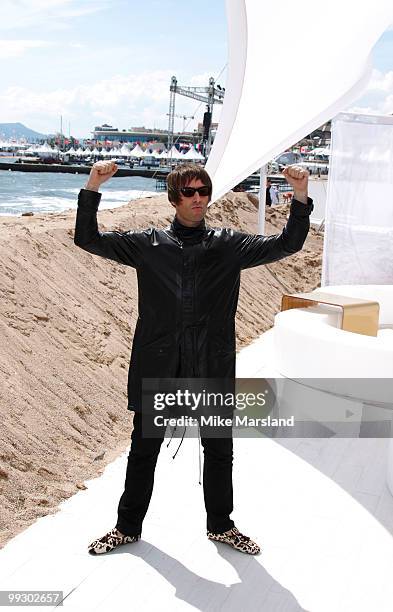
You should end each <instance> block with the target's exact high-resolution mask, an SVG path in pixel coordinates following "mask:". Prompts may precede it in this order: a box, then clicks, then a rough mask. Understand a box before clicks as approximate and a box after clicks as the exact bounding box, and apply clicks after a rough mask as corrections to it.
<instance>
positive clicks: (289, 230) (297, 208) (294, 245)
mask: <svg viewBox="0 0 393 612" xmlns="http://www.w3.org/2000/svg"><path fill="white" fill-rule="evenodd" d="M313 207H314V206H313V203H312V199H311V198H308V200H307V204H303V203H302V202H299V201H298V200H295V199H294V198H292V202H291V209H290V215H289V219H288V221H287V224H286V225H285V227H284V229H283V230H282V232H281V234H274V235H272V236H261V235H252V234H243V233H242V232H234V241H235V250H236V254H237V256H238V258H239V260H240V268H241V269H242V270H243V269H245V268H253V267H254V266H260V265H261V264H267V263H271V262H272V261H277V260H279V259H283V258H284V257H288V255H292V254H293V253H296V252H297V251H300V250H301V249H302V247H303V244H304V241H305V240H306V237H307V234H308V230H309V229H310V214H311V211H312V210H313Z"/></svg>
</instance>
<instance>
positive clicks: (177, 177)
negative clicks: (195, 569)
mask: <svg viewBox="0 0 393 612" xmlns="http://www.w3.org/2000/svg"><path fill="white" fill-rule="evenodd" d="M193 179H200V180H201V181H202V183H203V184H204V185H207V187H209V189H210V196H209V202H210V199H211V194H212V190H213V186H212V181H211V178H210V176H209V175H208V173H207V172H206V170H205V169H204V168H202V167H201V166H198V165H197V164H179V165H178V166H176V167H175V168H174V170H172V172H170V173H169V174H168V176H167V178H166V182H167V186H168V200H169V201H170V202H171V203H172V204H179V202H180V197H181V194H180V189H181V188H182V187H186V186H187V185H188V184H189V183H190V182H191V181H192V180H193Z"/></svg>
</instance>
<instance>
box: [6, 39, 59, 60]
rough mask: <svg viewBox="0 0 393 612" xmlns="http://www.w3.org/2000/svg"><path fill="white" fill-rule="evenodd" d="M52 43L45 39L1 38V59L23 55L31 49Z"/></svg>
mask: <svg viewBox="0 0 393 612" xmlns="http://www.w3.org/2000/svg"><path fill="white" fill-rule="evenodd" d="M52 44H53V43H51V42H48V41H45V40H22V39H20V40H0V60H1V59H8V58H10V57H21V56H22V55H24V54H25V53H26V52H27V51H30V50H31V49H40V48H42V47H49V46H50V45H52Z"/></svg>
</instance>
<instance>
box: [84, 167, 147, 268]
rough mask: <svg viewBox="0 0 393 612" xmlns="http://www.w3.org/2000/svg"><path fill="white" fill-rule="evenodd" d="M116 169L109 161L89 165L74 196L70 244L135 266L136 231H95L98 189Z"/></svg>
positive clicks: (138, 238) (137, 254)
mask: <svg viewBox="0 0 393 612" xmlns="http://www.w3.org/2000/svg"><path fill="white" fill-rule="evenodd" d="M116 172H117V166H116V164H115V163H114V162H112V161H108V162H105V161H102V162H97V163H95V164H94V165H93V167H92V169H91V172H90V175H89V179H88V181H87V184H86V186H85V188H84V189H81V190H80V192H79V196H78V211H77V214H76V222H75V235H74V244H76V246H78V247H80V248H81V249H83V250H85V251H88V252H89V253H92V254H93V255H100V256H101V257H106V258H107V259H112V260H113V261H117V262H118V263H121V264H124V265H127V266H132V267H133V268H137V267H138V265H139V263H140V259H141V257H140V241H141V235H140V233H139V232H133V231H130V232H119V231H113V232H99V231H98V225H97V210H98V206H99V203H100V200H101V194H100V193H98V190H99V188H100V186H101V185H102V183H104V182H105V181H107V180H109V179H110V178H111V177H112V176H113V175H114V174H115V173H116Z"/></svg>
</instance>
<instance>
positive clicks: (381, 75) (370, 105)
mask: <svg viewBox="0 0 393 612" xmlns="http://www.w3.org/2000/svg"><path fill="white" fill-rule="evenodd" d="M347 110H348V111H349V112H353V113H365V114H376V113H378V114H384V115H387V114H393V70H389V71H388V72H381V71H380V70H377V69H376V68H375V69H374V70H373V71H372V74H371V79H370V81H369V83H368V86H367V88H366V90H365V91H364V92H363V94H362V96H361V98H359V100H356V103H355V104H354V105H353V106H351V107H350V108H348V109H347Z"/></svg>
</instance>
